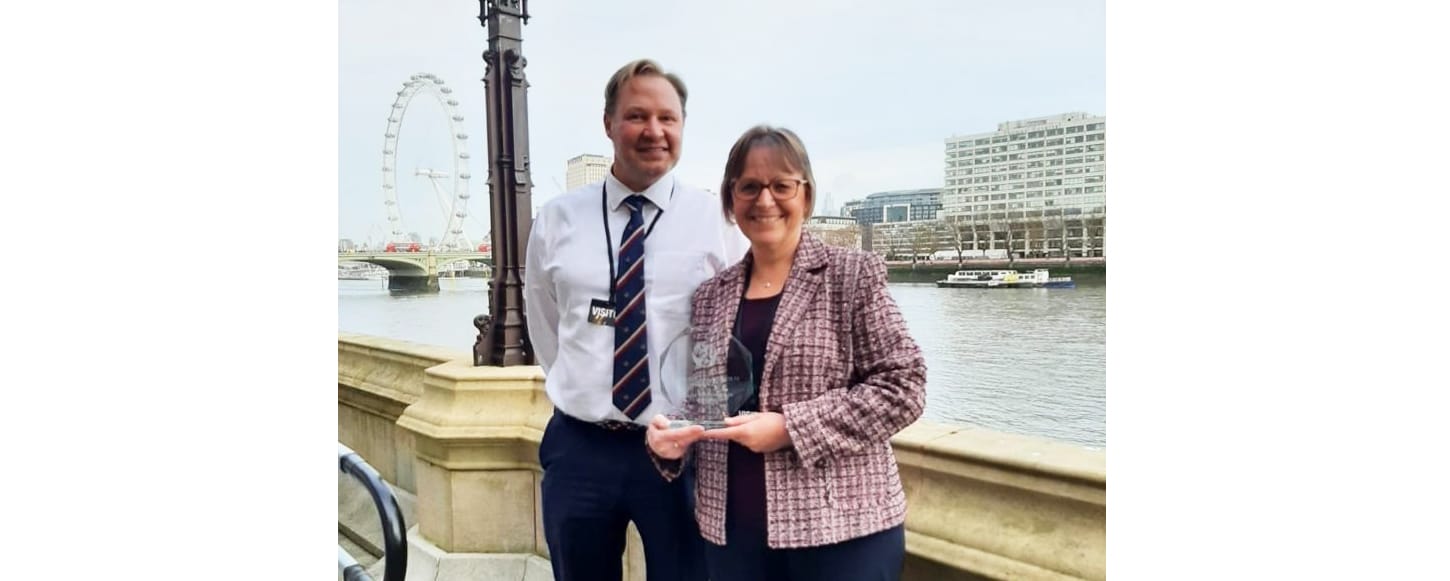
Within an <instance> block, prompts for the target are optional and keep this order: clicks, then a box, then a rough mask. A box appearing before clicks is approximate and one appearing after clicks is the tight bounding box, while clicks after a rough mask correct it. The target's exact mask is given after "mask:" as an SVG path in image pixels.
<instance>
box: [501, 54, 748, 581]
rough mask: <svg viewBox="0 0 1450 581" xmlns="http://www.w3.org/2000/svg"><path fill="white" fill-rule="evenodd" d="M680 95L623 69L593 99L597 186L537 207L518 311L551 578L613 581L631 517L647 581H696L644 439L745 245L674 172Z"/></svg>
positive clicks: (682, 527) (676, 491) (690, 539)
mask: <svg viewBox="0 0 1450 581" xmlns="http://www.w3.org/2000/svg"><path fill="white" fill-rule="evenodd" d="M686 94H687V93H686V91H685V85H684V82H683V81H681V80H680V79H679V78H678V77H676V76H675V75H673V74H670V73H666V72H665V71H664V70H663V69H661V68H660V66H659V65H658V64H656V63H654V62H652V61H649V60H639V61H635V62H632V63H629V64H627V65H625V66H624V67H623V68H621V69H619V71H618V72H616V73H615V74H614V76H613V77H612V78H611V79H610V80H609V83H608V85H607V86H606V87H605V91H604V95H605V96H604V133H605V135H607V136H608V137H609V139H610V140H611V141H613V143H614V165H613V167H612V168H611V169H610V173H609V175H608V176H607V177H606V178H605V179H604V181H603V182H596V183H593V184H589V185H586V186H582V187H580V188H578V189H576V190H573V191H570V192H568V193H565V194H563V195H561V196H559V197H558V198H555V199H554V200H552V201H550V202H549V203H548V204H545V205H544V207H543V208H541V209H540V210H539V215H538V217H537V218H536V219H535V220H534V225H533V231H532V234H531V235H530V237H529V247H528V255H527V260H526V262H525V284H524V297H525V299H524V304H525V305H526V308H527V315H528V322H529V335H530V337H531V339H532V341H533V346H534V350H535V354H536V355H537V356H538V360H539V363H540V364H541V365H542V366H543V367H544V373H545V377H546V378H545V381H544V386H545V391H547V392H548V395H549V399H550V401H552V402H553V403H554V406H555V410H554V417H553V418H552V419H551V420H550V421H549V426H548V428H546V429H545V431H544V439H543V442H542V443H541V444H540V446H539V464H540V465H542V466H543V468H544V480H543V483H542V486H541V487H542V494H543V499H542V502H543V518H544V535H545V538H546V539H547V541H548V544H549V555H550V559H551V560H552V562H553V567H554V578H555V579H557V580H560V581H571V580H580V579H590V580H593V579H605V580H613V579H619V578H620V575H621V571H620V558H621V555H622V554H623V551H624V542H625V530H626V526H627V524H628V523H629V522H630V521H633V522H634V523H635V527H636V528H637V529H638V530H639V534H640V538H641V539H642V540H643V541H644V554H645V572H646V574H647V577H648V579H649V580H650V581H657V580H658V581H664V580H670V581H674V580H677V579H701V578H703V564H702V563H701V562H700V560H701V558H702V555H701V552H700V551H701V545H700V542H701V541H700V536H699V532H698V529H697V527H696V524H695V521H694V513H693V511H692V510H690V508H689V506H688V505H687V502H689V500H688V499H687V498H686V495H687V494H688V490H687V488H686V486H685V484H684V483H683V482H682V481H681V480H680V479H673V480H672V481H666V480H665V479H664V478H661V477H660V474H659V472H657V471H656V468H655V462H656V461H660V460H659V459H658V458H655V457H652V456H651V455H650V452H649V451H648V447H647V446H646V445H645V441H644V435H645V427H646V425H647V423H648V422H649V419H650V418H652V417H654V416H655V415H656V414H660V413H665V412H666V411H667V410H666V407H665V405H664V402H663V398H662V397H660V396H659V395H658V394H659V393H660V373H659V368H660V356H661V355H662V354H663V352H664V349H665V347H666V346H667V345H668V344H669V341H670V340H672V339H674V338H675V337H676V336H677V335H678V334H680V333H681V332H682V331H683V330H684V328H685V327H686V326H687V325H688V324H689V314H690V300H691V297H692V295H693V294H694V291H695V287H697V286H698V285H699V284H700V283H701V282H703V281H705V280H706V279H708V278H710V277H711V276H713V275H714V274H715V273H716V272H718V271H720V270H724V269H725V268H726V267H728V266H730V265H731V264H734V263H735V262H737V261H738V260H739V259H740V257H741V256H743V255H744V253H745V249H746V248H747V246H748V243H747V242H746V241H745V238H744V237H743V236H741V235H740V233H739V231H738V230H736V229H735V228H734V227H732V226H731V225H729V224H728V223H726V222H725V220H724V218H723V217H722V216H721V213H720V211H719V201H718V199H716V198H715V197H714V196H713V195H712V194H710V193H709V192H706V191H704V190H701V189H698V188H695V187H692V186H689V185H686V184H684V183H681V182H680V181H679V180H678V179H677V178H676V177H675V176H674V175H673V174H672V173H671V170H672V169H673V168H674V167H675V164H676V163H677V162H678V161H679V159H680V152H681V147H682V139H683V135H682V133H683V131H684V126H685V98H686Z"/></svg>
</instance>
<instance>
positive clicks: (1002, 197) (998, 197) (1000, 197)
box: [992, 194, 1007, 200]
mask: <svg viewBox="0 0 1450 581" xmlns="http://www.w3.org/2000/svg"><path fill="white" fill-rule="evenodd" d="M992 199H993V200H1005V199H1007V194H992Z"/></svg>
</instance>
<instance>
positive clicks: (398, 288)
mask: <svg viewBox="0 0 1450 581" xmlns="http://www.w3.org/2000/svg"><path fill="white" fill-rule="evenodd" d="M438 288H439V287H438V275H436V274H431V275H417V274H397V273H394V274H391V275H389V276H388V290H389V291H391V292H392V293H393V294H431V293H437V292H438Z"/></svg>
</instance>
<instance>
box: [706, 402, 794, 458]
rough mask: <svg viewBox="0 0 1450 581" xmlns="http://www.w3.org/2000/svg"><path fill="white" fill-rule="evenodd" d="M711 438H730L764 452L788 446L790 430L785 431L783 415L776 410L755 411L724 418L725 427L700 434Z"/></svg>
mask: <svg viewBox="0 0 1450 581" xmlns="http://www.w3.org/2000/svg"><path fill="white" fill-rule="evenodd" d="M702 436H703V437H704V438H707V439H711V440H731V441H734V442H736V443H738V444H740V445H741V446H745V447H746V448H749V449H750V451H752V452H757V453H760V454H764V453H766V452H774V451H776V450H779V449H781V448H785V447H787V446H790V444H791V441H790V432H787V431H785V416H783V415H781V414H778V413H776V412H756V413H751V414H742V415H738V416H734V417H729V418H725V427H723V428H717V429H714V430H707V431H705V433H704V434H702Z"/></svg>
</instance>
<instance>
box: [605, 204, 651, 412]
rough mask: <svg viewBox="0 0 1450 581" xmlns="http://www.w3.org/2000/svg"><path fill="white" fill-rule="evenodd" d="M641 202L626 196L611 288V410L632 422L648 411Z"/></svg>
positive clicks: (647, 339)
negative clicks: (625, 221) (626, 214)
mask: <svg viewBox="0 0 1450 581" xmlns="http://www.w3.org/2000/svg"><path fill="white" fill-rule="evenodd" d="M644 202H645V199H644V197H643V196H630V197H628V198H626V199H625V200H624V203H625V204H628V205H629V225H627V226H625V227H624V242H623V243H621V244H620V246H619V272H620V273H621V274H620V275H619V282H618V283H616V284H615V286H614V305H615V308H616V309H618V312H617V314H616V315H615V318H614V407H616V408H619V411H621V412H624V415H626V416H629V417H630V419H634V418H636V417H638V416H639V414H640V413H641V412H643V411H644V409H645V408H647V407H649V403H650V394H649V335H648V334H647V333H646V332H645V321H644V312H645V308H644V307H645V305H644V235H645V231H644Z"/></svg>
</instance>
